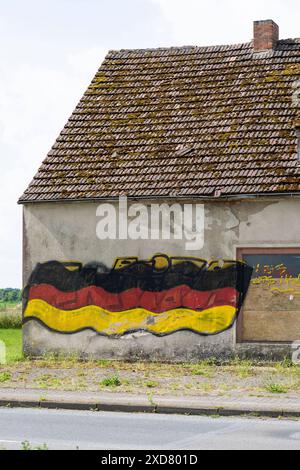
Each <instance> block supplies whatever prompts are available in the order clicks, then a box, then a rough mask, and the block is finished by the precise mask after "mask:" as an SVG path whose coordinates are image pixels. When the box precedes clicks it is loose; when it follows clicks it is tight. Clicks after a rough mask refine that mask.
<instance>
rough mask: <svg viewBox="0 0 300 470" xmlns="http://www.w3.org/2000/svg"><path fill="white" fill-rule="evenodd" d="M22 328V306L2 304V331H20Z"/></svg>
mask: <svg viewBox="0 0 300 470" xmlns="http://www.w3.org/2000/svg"><path fill="white" fill-rule="evenodd" d="M21 326H22V306H21V304H17V303H0V329H19V328H21Z"/></svg>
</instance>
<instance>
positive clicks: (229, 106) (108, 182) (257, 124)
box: [20, 39, 300, 202]
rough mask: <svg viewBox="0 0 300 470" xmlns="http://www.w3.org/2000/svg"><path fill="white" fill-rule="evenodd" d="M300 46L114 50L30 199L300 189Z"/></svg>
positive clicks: (298, 41)
mask: <svg viewBox="0 0 300 470" xmlns="http://www.w3.org/2000/svg"><path fill="white" fill-rule="evenodd" d="M298 79H300V39H294V40H284V41H279V43H278V45H277V48H276V51H272V50H271V51H268V52H265V53H256V54H253V47H252V44H251V43H249V44H240V45H233V46H220V47H205V48H203V47H180V48H168V49H149V50H121V51H111V52H109V53H108V55H107V57H106V59H105V61H104V62H103V64H102V66H101V67H100V69H99V71H98V72H97V74H96V76H95V78H94V79H93V81H92V83H91V85H90V86H89V88H88V90H87V91H86V93H85V94H84V96H83V98H82V99H81V101H80V103H79V104H78V106H77V108H76V109H75V111H74V112H73V114H72V116H71V117H70V119H69V121H68V122H67V124H66V126H65V127H64V129H63V131H62V132H61V134H60V136H59V137H58V139H57V141H56V143H55V144H54V146H53V148H52V150H51V151H50V152H49V154H48V156H47V157H46V159H45V160H44V162H43V164H42V166H41V167H40V169H39V171H38V173H37V174H36V176H35V177H34V179H33V181H32V183H31V184H30V186H29V188H28V189H27V190H26V191H25V193H24V195H23V196H22V197H21V199H20V202H29V201H46V200H51V201H56V200H75V199H76V200H78V199H94V198H95V199H96V198H109V197H115V196H119V195H127V196H131V197H152V196H153V197H158V196H159V197H168V196H170V197H173V196H183V197H190V196H216V195H218V194H219V195H224V196H225V195H238V194H257V193H288V192H297V191H300V178H299V177H300V165H299V164H298V162H297V138H296V131H295V125H296V123H297V122H298V123H300V121H299V110H300V107H297V103H295V100H294V103H293V100H292V97H293V93H295V88H294V87H293V84H294V83H295V81H296V80H298Z"/></svg>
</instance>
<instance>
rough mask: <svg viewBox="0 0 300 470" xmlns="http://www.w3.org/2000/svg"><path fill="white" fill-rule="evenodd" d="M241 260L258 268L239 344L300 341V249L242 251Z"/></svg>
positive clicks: (241, 322)
mask: <svg viewBox="0 0 300 470" xmlns="http://www.w3.org/2000/svg"><path fill="white" fill-rule="evenodd" d="M237 257H238V259H242V260H244V261H245V262H247V263H248V264H249V265H250V266H253V268H254V269H253V275H252V280H251V285H250V287H249V290H248V293H247V297H246V300H245V302H244V305H243V308H242V311H241V314H240V317H239V320H238V326H237V338H238V342H276V343H278V342H283V343H289V342H293V341H297V340H300V248H264V249H262V248H239V249H238V250H237Z"/></svg>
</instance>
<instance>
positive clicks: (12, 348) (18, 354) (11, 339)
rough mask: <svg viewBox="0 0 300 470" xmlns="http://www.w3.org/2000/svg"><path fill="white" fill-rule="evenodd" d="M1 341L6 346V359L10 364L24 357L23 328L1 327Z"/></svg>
mask: <svg viewBox="0 0 300 470" xmlns="http://www.w3.org/2000/svg"><path fill="white" fill-rule="evenodd" d="M0 341H3V342H4V344H5V346H6V361H7V363H8V364H9V363H12V362H17V361H21V360H22V359H23V353H22V330H20V329H0Z"/></svg>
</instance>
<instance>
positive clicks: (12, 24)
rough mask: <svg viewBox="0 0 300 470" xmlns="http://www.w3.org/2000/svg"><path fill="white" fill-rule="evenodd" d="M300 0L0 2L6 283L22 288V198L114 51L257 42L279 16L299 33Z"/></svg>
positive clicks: (0, 220)
mask: <svg viewBox="0 0 300 470" xmlns="http://www.w3.org/2000/svg"><path fill="white" fill-rule="evenodd" d="M299 5H300V2H299V0H265V1H264V0H252V1H251V2H241V1H240V0H210V1H202V0H184V1H183V0H26V1H25V0H0V6H1V10H0V12H1V16H0V158H1V163H2V165H1V171H0V224H1V225H0V261H1V269H0V288H1V287H20V286H21V269H22V256H21V247H22V246H21V243H22V242H21V240H22V225H21V222H22V211H21V208H20V207H18V206H17V203H16V202H17V199H18V197H19V196H20V195H21V194H22V192H23V190H24V189H25V188H26V186H27V184H28V183H29V182H30V180H31V179H32V177H33V175H34V173H35V172H36V170H37V168H38V166H39V165H40V163H41V162H42V160H43V159H44V157H45V156H46V154H47V152H48V150H49V149H50V147H51V146H52V144H53V143H54V140H55V138H56V137H57V135H58V134H59V132H60V130H61V129H62V127H63V126H64V124H65V122H66V121H67V119H68V117H69V115H70V114H71V112H72V111H73V109H74V108H75V106H76V104H77V102H78V100H79V99H80V97H81V95H82V94H83V92H84V91H85V89H86V87H87V86H88V84H89V82H90V80H91V79H92V77H93V75H94V73H95V72H96V70H97V69H98V67H99V65H100V64H101V62H102V60H103V58H104V56H105V54H106V52H107V51H108V50H109V49H122V48H143V47H159V46H182V45H199V46H202V45H212V44H230V43H237V42H248V41H249V40H251V39H252V22H253V20H259V19H269V18H271V19H274V20H275V21H276V22H278V23H279V25H280V31H281V33H280V35H281V38H289V37H300V28H299V18H300V6H299Z"/></svg>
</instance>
